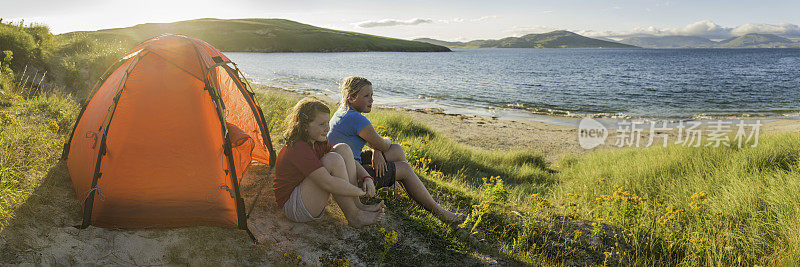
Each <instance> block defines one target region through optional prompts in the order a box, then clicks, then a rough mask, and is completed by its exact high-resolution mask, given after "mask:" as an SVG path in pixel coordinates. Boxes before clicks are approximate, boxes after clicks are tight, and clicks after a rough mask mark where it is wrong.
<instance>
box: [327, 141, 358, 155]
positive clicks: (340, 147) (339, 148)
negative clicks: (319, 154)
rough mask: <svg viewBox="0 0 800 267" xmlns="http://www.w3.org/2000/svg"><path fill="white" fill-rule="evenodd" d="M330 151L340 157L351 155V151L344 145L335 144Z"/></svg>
mask: <svg viewBox="0 0 800 267" xmlns="http://www.w3.org/2000/svg"><path fill="white" fill-rule="evenodd" d="M331 151H334V152H336V153H339V155H340V156H346V155H353V150H352V149H350V146H348V145H347V144H345V143H338V144H336V145H335V146H333V149H332V150H331Z"/></svg>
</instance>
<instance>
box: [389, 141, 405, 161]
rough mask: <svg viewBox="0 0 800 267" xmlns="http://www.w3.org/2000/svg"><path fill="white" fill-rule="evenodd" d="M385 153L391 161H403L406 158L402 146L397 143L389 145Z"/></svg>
mask: <svg viewBox="0 0 800 267" xmlns="http://www.w3.org/2000/svg"><path fill="white" fill-rule="evenodd" d="M386 154H387V155H389V157H391V159H390V160H391V161H405V160H406V153H405V151H403V146H401V145H398V144H392V145H391V146H389V150H388V151H386Z"/></svg>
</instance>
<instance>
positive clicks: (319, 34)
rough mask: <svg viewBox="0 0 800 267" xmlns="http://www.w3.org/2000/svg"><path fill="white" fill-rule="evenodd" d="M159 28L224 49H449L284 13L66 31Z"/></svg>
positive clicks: (142, 34) (142, 35)
mask: <svg viewBox="0 0 800 267" xmlns="http://www.w3.org/2000/svg"><path fill="white" fill-rule="evenodd" d="M164 33H175V34H186V35H190V36H193V37H196V38H199V39H202V40H204V41H206V42H208V43H210V44H211V45H213V46H215V47H217V48H219V49H220V50H222V51H228V52H351V51H400V52H449V51H450V49H448V48H447V47H444V46H439V45H435V44H430V43H425V42H417V41H409V40H402V39H395V38H388V37H381V36H375V35H369V34H363V33H355V32H346V31H337V30H331V29H326V28H320V27H316V26H312V25H308V24H303V23H299V22H295V21H291V20H285V19H213V18H206V19H196V20H187V21H179V22H173V23H146V24H139V25H136V26H132V27H127V28H116V29H105V30H98V31H82V32H70V33H65V34H61V35H59V37H60V38H71V37H79V36H88V37H92V38H95V39H96V40H98V41H113V42H122V43H124V44H127V45H129V46H131V47H132V46H133V45H135V44H137V43H139V42H142V41H144V40H147V39H149V38H152V37H155V36H159V35H161V34H164Z"/></svg>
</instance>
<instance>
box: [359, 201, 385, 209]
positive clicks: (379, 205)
mask: <svg viewBox="0 0 800 267" xmlns="http://www.w3.org/2000/svg"><path fill="white" fill-rule="evenodd" d="M356 207H357V208H358V209H360V210H363V211H380V210H382V209H384V208H386V205H385V204H383V200H381V202H378V203H375V204H372V205H366V204H364V203H361V201H356Z"/></svg>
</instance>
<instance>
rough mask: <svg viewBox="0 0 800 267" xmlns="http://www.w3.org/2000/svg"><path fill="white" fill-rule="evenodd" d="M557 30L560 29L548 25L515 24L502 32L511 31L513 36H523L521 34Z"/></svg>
mask: <svg viewBox="0 0 800 267" xmlns="http://www.w3.org/2000/svg"><path fill="white" fill-rule="evenodd" d="M557 30H560V29H557V28H553V27H548V26H516V27H514V28H511V29H508V30H505V31H503V32H507V33H511V35H513V36H514V37H520V36H523V35H526V34H531V33H546V32H552V31H557Z"/></svg>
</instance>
